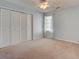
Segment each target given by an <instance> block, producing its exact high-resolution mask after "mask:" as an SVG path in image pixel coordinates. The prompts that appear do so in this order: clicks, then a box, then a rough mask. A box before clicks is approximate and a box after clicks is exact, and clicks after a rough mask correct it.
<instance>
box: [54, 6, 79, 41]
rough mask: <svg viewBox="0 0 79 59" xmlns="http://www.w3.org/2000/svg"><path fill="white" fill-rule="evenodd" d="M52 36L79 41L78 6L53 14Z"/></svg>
mask: <svg viewBox="0 0 79 59" xmlns="http://www.w3.org/2000/svg"><path fill="white" fill-rule="evenodd" d="M54 36H55V37H56V38H58V39H64V40H70V41H79V7H72V8H68V9H64V10H62V11H59V12H56V13H55V14H54Z"/></svg>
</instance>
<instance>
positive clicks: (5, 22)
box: [0, 9, 10, 47]
mask: <svg viewBox="0 0 79 59" xmlns="http://www.w3.org/2000/svg"><path fill="white" fill-rule="evenodd" d="M0 17H1V18H0V44H1V45H0V47H5V46H8V45H10V11H9V10H5V9H1V16H0Z"/></svg>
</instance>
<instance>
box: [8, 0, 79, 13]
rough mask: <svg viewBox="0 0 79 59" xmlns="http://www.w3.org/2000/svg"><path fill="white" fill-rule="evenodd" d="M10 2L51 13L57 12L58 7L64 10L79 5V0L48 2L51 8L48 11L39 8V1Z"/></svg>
mask: <svg viewBox="0 0 79 59" xmlns="http://www.w3.org/2000/svg"><path fill="white" fill-rule="evenodd" d="M8 1H16V2H18V3H22V4H24V5H29V7H32V8H34V9H36V10H39V11H41V12H49V11H52V10H56V8H57V7H60V9H63V8H68V7H73V6H78V5H79V0H48V2H49V5H50V7H49V8H48V9H46V10H42V9H40V8H39V7H38V5H39V2H40V1H39V0H8Z"/></svg>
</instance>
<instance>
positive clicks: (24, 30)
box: [20, 13, 27, 41]
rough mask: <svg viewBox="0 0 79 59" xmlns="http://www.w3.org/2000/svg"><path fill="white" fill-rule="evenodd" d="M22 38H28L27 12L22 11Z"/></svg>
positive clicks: (24, 39)
mask: <svg viewBox="0 0 79 59" xmlns="http://www.w3.org/2000/svg"><path fill="white" fill-rule="evenodd" d="M20 15H21V18H20V40H21V41H26V40H27V14H24V13H20Z"/></svg>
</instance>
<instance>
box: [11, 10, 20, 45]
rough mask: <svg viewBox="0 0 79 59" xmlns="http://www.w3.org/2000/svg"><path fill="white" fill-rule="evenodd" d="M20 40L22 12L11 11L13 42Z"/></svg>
mask: <svg viewBox="0 0 79 59" xmlns="http://www.w3.org/2000/svg"><path fill="white" fill-rule="evenodd" d="M19 42H20V13H19V12H14V11H11V44H12V45H14V44H17V43H19Z"/></svg>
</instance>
